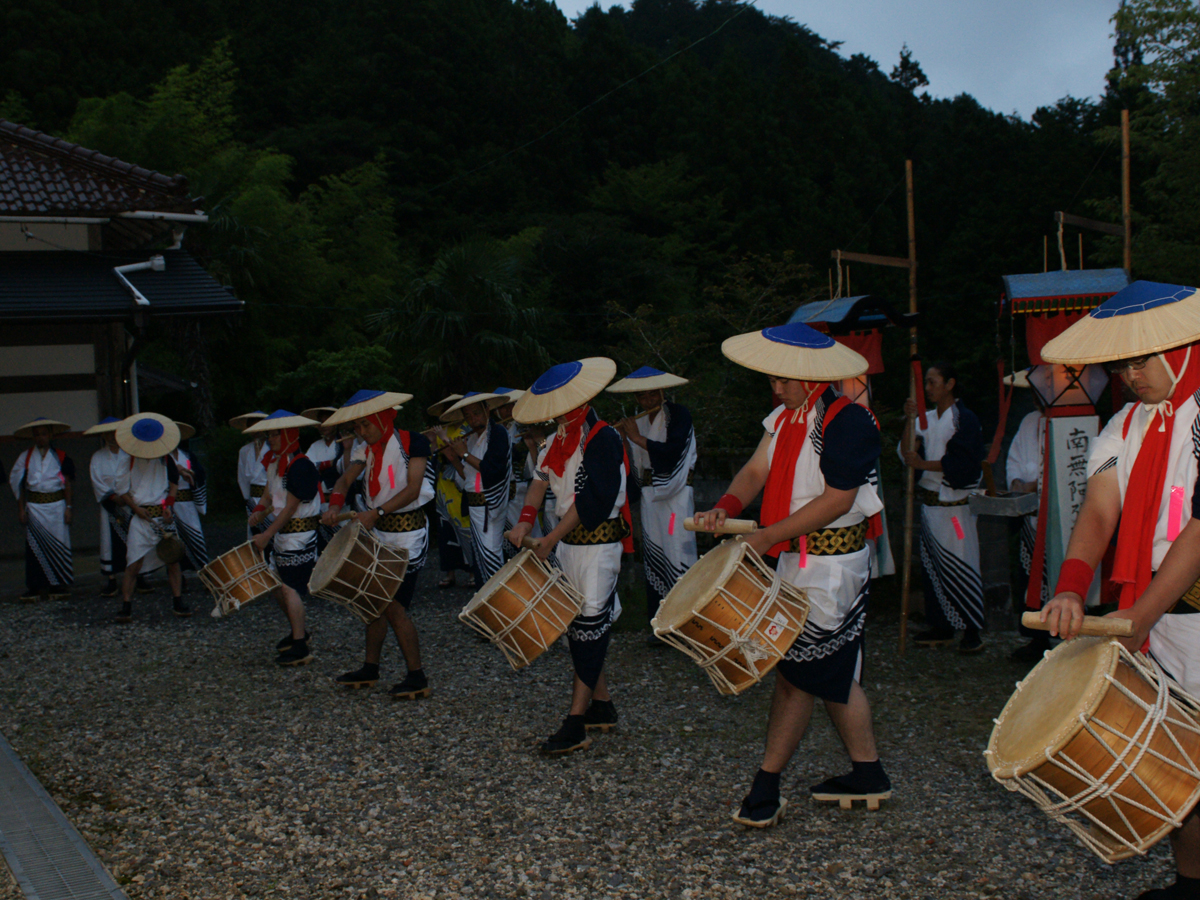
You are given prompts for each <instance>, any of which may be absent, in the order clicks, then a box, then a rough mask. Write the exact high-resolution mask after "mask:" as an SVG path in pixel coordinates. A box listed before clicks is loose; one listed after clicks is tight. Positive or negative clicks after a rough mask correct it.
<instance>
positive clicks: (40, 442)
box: [8, 417, 75, 601]
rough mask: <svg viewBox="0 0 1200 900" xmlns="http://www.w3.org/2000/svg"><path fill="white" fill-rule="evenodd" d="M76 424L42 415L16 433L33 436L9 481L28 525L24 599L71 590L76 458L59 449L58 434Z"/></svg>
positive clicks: (63, 594) (57, 595)
mask: <svg viewBox="0 0 1200 900" xmlns="http://www.w3.org/2000/svg"><path fill="white" fill-rule="evenodd" d="M70 430H71V427H70V426H69V425H67V424H65V423H63V422H56V421H54V420H53V419H47V418H44V417H43V418H38V419H34V420H33V421H32V422H29V423H28V424H25V425H22V426H21V427H20V428H18V429H17V430H16V431H15V432H13V437H17V438H27V439H32V440H33V446H32V447H30V448H29V449H28V450H25V451H23V452H22V453H21V455H20V456H18V457H17V460H16V462H14V463H13V467H12V470H11V471H10V472H9V473H8V484H9V486H10V487H11V488H12V492H13V494H14V495H15V496H16V498H17V515H18V517H19V518H20V520H21V524H22V525H24V526H25V593H24V594H22V595H21V599H22V600H24V601H32V600H36V599H37V598H38V597H39V596H40V597H42V598H43V599H46V598H49V597H55V598H65V597H69V596H70V595H71V592H70V587H71V585H72V584H73V583H74V581H75V567H74V563H73V561H72V559H71V492H72V490H73V489H74V484H75V463H74V462H72V461H71V457H69V456H67V454H66V452H65V451H63V450H57V449H55V448H54V447H53V446H52V444H51V440H52V439H53V437H54V435H56V434H62V433H63V432H65V431H70Z"/></svg>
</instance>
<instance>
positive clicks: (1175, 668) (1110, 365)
mask: <svg viewBox="0 0 1200 900" xmlns="http://www.w3.org/2000/svg"><path fill="white" fill-rule="evenodd" d="M1041 355H1042V359H1043V360H1044V361H1046V362H1047V363H1065V364H1067V365H1071V366H1082V365H1085V364H1087V363H1097V362H1099V363H1104V365H1105V367H1106V368H1107V369H1108V370H1109V372H1110V373H1114V374H1118V375H1120V377H1121V380H1122V381H1123V382H1124V383H1125V386H1126V387H1128V388H1129V390H1130V391H1132V392H1133V393H1134V394H1136V395H1137V398H1138V399H1137V401H1136V402H1134V403H1129V404H1127V405H1126V406H1125V408H1124V409H1122V410H1121V411H1120V412H1118V413H1117V414H1116V415H1114V416H1113V417H1112V418H1111V419H1110V420H1109V422H1108V424H1107V425H1106V426H1105V427H1104V430H1103V431H1102V432H1101V433H1100V436H1099V437H1098V438H1097V439H1096V440H1095V442H1094V443H1093V445H1092V452H1091V457H1090V459H1089V460H1088V481H1087V495H1086V497H1085V499H1084V502H1083V506H1082V508H1081V509H1080V511H1079V516H1078V518H1077V519H1076V520H1075V527H1074V529H1073V531H1072V532H1071V540H1070V543H1069V545H1068V547H1067V555H1066V559H1065V561H1064V562H1063V565H1062V568H1061V570H1060V571H1059V576H1058V584H1057V586H1056V588H1055V591H1054V598H1053V599H1052V600H1051V601H1050V602H1049V603H1048V604H1047V605H1046V606H1045V608H1044V609H1043V610H1042V612H1041V619H1042V621H1043V622H1045V623H1046V624H1047V625H1048V626H1049V630H1050V634H1051V635H1061V636H1062V637H1065V638H1072V637H1075V636H1076V635H1078V634H1079V630H1080V627H1081V625H1082V623H1083V614H1084V598H1085V597H1086V596H1087V594H1088V590H1089V588H1090V587H1091V584H1092V580H1093V578H1094V577H1095V572H1096V569H1097V567H1099V565H1100V561H1101V558H1102V557H1103V555H1104V552H1105V550H1106V549H1107V548H1108V546H1109V543H1110V541H1111V539H1112V536H1113V533H1114V531H1115V532H1117V541H1116V558H1115V561H1114V564H1113V570H1112V580H1113V582H1115V584H1116V585H1117V586H1119V588H1120V604H1119V606H1120V609H1119V610H1118V611H1117V612H1114V613H1111V615H1112V616H1114V617H1119V618H1125V619H1129V620H1131V621H1132V622H1133V636H1132V637H1129V638H1123V639H1121V643H1123V644H1124V645H1125V647H1126V648H1127V649H1128V650H1130V651H1131V652H1138V651H1142V652H1148V653H1149V655H1150V657H1151V658H1152V659H1153V660H1154V661H1155V662H1156V663H1157V664H1158V665H1159V666H1160V667H1161V668H1162V670H1163V671H1164V672H1165V673H1166V675H1167V676H1168V677H1170V678H1171V679H1173V680H1174V681H1175V682H1176V683H1177V684H1179V685H1181V686H1182V687H1183V689H1184V690H1186V691H1188V692H1189V693H1191V694H1192V696H1194V697H1200V583H1198V579H1200V519H1197V514H1198V513H1200V486H1198V484H1197V474H1198V469H1197V460H1198V459H1200V405H1198V404H1200V292H1197V291H1196V290H1195V289H1194V288H1190V287H1180V286H1178V285H1172V284H1157V283H1154V282H1148V281H1135V282H1134V283H1133V284H1131V285H1129V286H1128V287H1126V288H1124V289H1122V290H1121V291H1119V292H1118V293H1116V294H1114V295H1113V296H1112V297H1110V298H1109V299H1108V300H1106V301H1105V302H1104V303H1103V304H1101V305H1100V306H1099V307H1097V308H1096V309H1095V310H1093V311H1092V312H1091V313H1090V314H1089V315H1087V316H1084V317H1083V318H1082V319H1081V320H1080V321H1078V322H1076V323H1075V324H1074V325H1072V326H1071V327H1070V328H1068V329H1067V330H1066V331H1065V332H1063V333H1062V334H1061V335H1059V336H1058V337H1056V338H1054V339H1053V340H1052V341H1050V342H1049V343H1048V344H1046V346H1045V347H1044V348H1043V349H1042V354H1041ZM1118 529H1119V530H1118ZM1148 538H1149V539H1148ZM1171 849H1172V850H1173V851H1174V855H1175V866H1176V880H1175V883H1174V884H1173V885H1171V886H1169V887H1166V888H1160V889H1157V890H1151V891H1147V892H1145V893H1144V894H1142V895H1141V897H1140V898H1139V900H1182V898H1189V900H1191V898H1195V897H1200V815H1197V812H1196V810H1195V809H1193V810H1192V812H1191V814H1190V815H1189V816H1188V817H1187V818H1186V820H1185V821H1184V824H1183V827H1181V828H1179V829H1177V830H1175V831H1174V832H1172V834H1171Z"/></svg>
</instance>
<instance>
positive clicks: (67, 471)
mask: <svg viewBox="0 0 1200 900" xmlns="http://www.w3.org/2000/svg"><path fill="white" fill-rule="evenodd" d="M58 467H59V469H61V470H62V475H63V478H65V479H66V480H67V481H74V480H75V461H74V460H73V459H71V457H69V456H64V457H63V458H62V461H61V462H59V464H58Z"/></svg>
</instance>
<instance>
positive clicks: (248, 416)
mask: <svg viewBox="0 0 1200 900" xmlns="http://www.w3.org/2000/svg"><path fill="white" fill-rule="evenodd" d="M266 417H267V414H266V413H265V412H263V411H262V410H261V409H256V410H255V411H254V412H248V413H242V415H240V416H234V417H233V418H232V419H230V420H229V427H230V428H236V429H237V430H238V431H245V430H246V428H248V427H249V426H251V425H253V424H254V423H255V422H257V421H258V420H259V419H265V418H266Z"/></svg>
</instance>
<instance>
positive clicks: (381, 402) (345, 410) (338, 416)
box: [324, 391, 413, 425]
mask: <svg viewBox="0 0 1200 900" xmlns="http://www.w3.org/2000/svg"><path fill="white" fill-rule="evenodd" d="M412 398H413V395H412V394H400V393H396V392H394V391H384V392H383V393H381V394H379V395H378V396H376V397H372V398H371V399H369V400H362V401H360V402H358V403H351V404H349V405H348V406H343V407H342V408H341V409H339V410H338V411H337V412H335V413H334V414H333V415H331V416H330V417H329V418H328V419H326V420H325V422H324V424H326V425H341V424H343V423H344V422H357V421H358V420H359V419H363V418H366V417H367V416H373V415H375V413H380V412H383V411H384V410H385V409H391V408H392V407H393V406H400V405H402V404H405V403H407V402H408V401H409V400H411V399H412Z"/></svg>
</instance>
